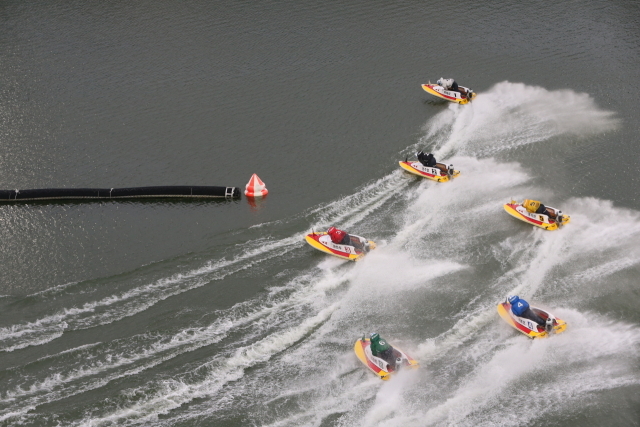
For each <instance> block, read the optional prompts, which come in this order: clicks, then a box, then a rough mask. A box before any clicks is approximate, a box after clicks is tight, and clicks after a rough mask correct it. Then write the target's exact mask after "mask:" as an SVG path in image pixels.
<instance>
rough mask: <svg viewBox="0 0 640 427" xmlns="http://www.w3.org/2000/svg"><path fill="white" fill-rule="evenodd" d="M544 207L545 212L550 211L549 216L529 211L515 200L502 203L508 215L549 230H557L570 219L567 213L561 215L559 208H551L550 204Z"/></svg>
mask: <svg viewBox="0 0 640 427" xmlns="http://www.w3.org/2000/svg"><path fill="white" fill-rule="evenodd" d="M546 208H547V212H549V213H551V216H549V215H545V214H539V213H531V212H529V211H528V210H527V208H525V207H524V206H522V204H521V203H518V202H516V201H515V200H512V201H510V202H509V203H506V204H505V205H504V210H505V211H507V213H508V214H509V215H511V216H513V217H515V218H518V219H519V220H521V221H524V222H527V223H529V224H531V225H535V226H536V227H540V228H544V229H545V230H549V231H552V230H557V229H558V228H560V227H562V226H563V225H565V224H567V223H568V222H569V221H570V220H571V217H569V215H563V214H562V211H561V210H560V209H556V208H552V207H551V206H546Z"/></svg>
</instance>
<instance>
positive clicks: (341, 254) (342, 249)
mask: <svg viewBox="0 0 640 427" xmlns="http://www.w3.org/2000/svg"><path fill="white" fill-rule="evenodd" d="M322 236H327V233H324V232H319V233H318V232H314V233H310V234H307V235H306V236H305V237H304V240H305V241H306V242H307V243H308V244H309V245H311V246H312V247H313V248H315V249H317V250H319V251H321V252H324V253H326V254H329V255H333V256H335V257H338V258H341V259H345V260H348V261H358V260H359V259H362V258H363V257H364V256H365V255H366V253H365V252H360V253H357V251H356V249H355V248H354V247H353V246H347V245H336V244H334V243H332V242H331V241H330V240H329V239H322ZM356 237H359V236H356ZM323 240H326V241H323ZM368 242H369V249H371V250H373V249H375V248H376V244H375V242H373V241H371V240H368Z"/></svg>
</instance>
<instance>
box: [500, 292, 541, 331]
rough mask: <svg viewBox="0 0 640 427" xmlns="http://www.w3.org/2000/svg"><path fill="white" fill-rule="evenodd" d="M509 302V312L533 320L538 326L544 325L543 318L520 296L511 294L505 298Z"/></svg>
mask: <svg viewBox="0 0 640 427" xmlns="http://www.w3.org/2000/svg"><path fill="white" fill-rule="evenodd" d="M507 301H509V304H511V312H512V313H513V314H515V315H516V316H518V317H523V318H525V319H529V320H533V321H534V322H536V323H537V324H538V325H540V326H543V327H544V326H545V323H546V322H545V320H544V319H543V318H542V317H540V316H538V315H537V314H536V313H535V312H534V311H533V310H531V308H530V307H529V303H528V302H526V301H525V300H523V299H522V298H520V297H519V296H518V295H512V296H509V297H508V298H507Z"/></svg>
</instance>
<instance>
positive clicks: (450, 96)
mask: <svg viewBox="0 0 640 427" xmlns="http://www.w3.org/2000/svg"><path fill="white" fill-rule="evenodd" d="M460 87H463V88H464V86H460ZM422 89H424V91H425V92H427V93H428V94H431V95H433V96H437V97H438V98H442V99H445V100H447V101H450V102H455V103H457V104H460V105H464V104H468V103H469V99H467V98H466V97H462V95H461V94H460V93H459V92H456V91H452V90H444V88H443V87H442V86H439V85H435V84H431V83H429V84H423V85H422ZM464 89H468V88H464ZM475 98H476V93H475V92H471V99H472V100H473V99H475Z"/></svg>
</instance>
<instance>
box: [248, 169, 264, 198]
mask: <svg viewBox="0 0 640 427" xmlns="http://www.w3.org/2000/svg"><path fill="white" fill-rule="evenodd" d="M268 193H269V190H267V187H266V186H265V185H264V182H262V180H261V179H260V177H259V176H258V175H256V174H255V173H254V174H253V175H251V179H250V180H249V183H248V184H247V186H246V187H245V190H244V195H245V196H247V197H264V196H266V195H267V194H268Z"/></svg>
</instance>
